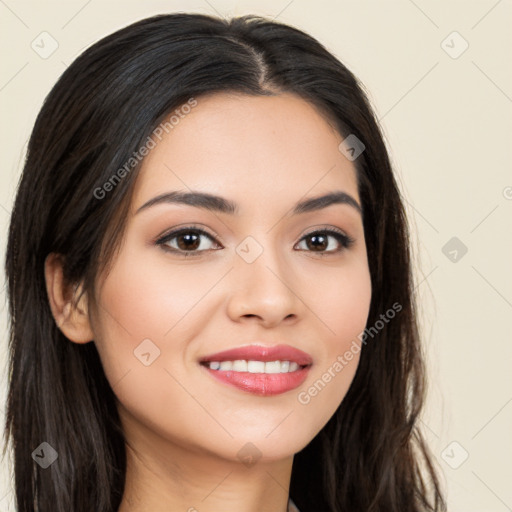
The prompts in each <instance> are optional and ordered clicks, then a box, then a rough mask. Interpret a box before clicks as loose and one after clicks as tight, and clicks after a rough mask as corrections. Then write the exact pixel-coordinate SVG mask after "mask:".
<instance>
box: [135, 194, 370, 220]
mask: <svg viewBox="0 0 512 512" xmlns="http://www.w3.org/2000/svg"><path fill="white" fill-rule="evenodd" d="M165 203H170V204H186V205H188V206H194V207H196V208H202V209H204V210H208V211H212V212H220V213H226V214H230V215H236V214H238V213H239V210H238V205H237V204H236V203H235V202H233V201H230V200H229V199H225V198H223V197H220V196H216V195H212V194H207V193H205V192H198V191H192V192H177V191H176V192H167V193H165V194H161V195H159V196H156V197H154V198H153V199H150V200H149V201H147V202H146V203H144V204H143V205H142V206H141V207H140V208H138V210H137V211H136V212H135V215H137V214H138V213H139V212H140V211H142V210H146V209H147V208H150V207H151V206H155V205H157V204H165ZM334 204H346V205H349V206H351V207H353V208H354V209H355V210H357V211H358V213H359V214H362V209H361V206H360V205H359V203H358V202H357V201H356V200H355V199H354V198H353V197H352V196H351V195H350V194H347V193H346V192H343V191H341V190H336V191H334V192H330V193H328V194H325V195H323V196H318V197H312V198H309V199H305V200H304V201H300V202H298V203H297V204H296V205H295V206H294V208H293V211H292V215H299V214H302V213H308V212H313V211H317V210H322V209H323V208H327V207H328V206H331V205H334Z"/></svg>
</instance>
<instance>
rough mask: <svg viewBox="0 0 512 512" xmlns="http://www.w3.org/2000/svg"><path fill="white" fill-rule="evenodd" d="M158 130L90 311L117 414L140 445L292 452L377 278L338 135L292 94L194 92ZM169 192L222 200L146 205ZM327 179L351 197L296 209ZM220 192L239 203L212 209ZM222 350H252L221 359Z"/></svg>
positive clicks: (344, 371)
mask: <svg viewBox="0 0 512 512" xmlns="http://www.w3.org/2000/svg"><path fill="white" fill-rule="evenodd" d="M168 131H169V133H166V132H165V131H163V136H162V139H161V141H158V138H154V139H155V140H156V141H157V144H156V146H155V147H154V148H153V149H151V150H150V151H149V154H148V155H147V156H146V158H145V160H144V162H143V166H142V169H141V171H140V174H139V176H138V177H137V182H136V185H135V190H134V195H133V199H132V204H131V211H130V215H129V218H128V219H127V230H126V236H125V239H124V241H123V244H122V246H121V249H120V252H119V254H118V255H117V257H116V259H115V260H114V262H113V266H112V270H111V272H110V273H109V274H108V276H107V277H106V278H105V279H104V280H103V281H102V282H101V283H100V286H99V291H98V296H97V300H98V301H99V306H101V307H98V313H97V316H95V317H94V319H93V322H92V327H93V331H94V334H95V343H96V345H97V348H98V351H99V353H100V357H101V360H102V363H103V366H104V369H105V373H106V375H107V378H108V380H109V382H110V384H111V386H112V388H113V390H114V393H115V394H116V396H117V398H118V400H119V412H120V415H121V419H122V422H123V424H124V427H125V428H126V430H127V432H129V433H131V435H137V433H139V434H141V433H143V436H144V439H146V442H150V441H148V440H149V439H151V437H152V436H154V437H155V438H158V439H159V440H160V441H161V440H164V441H165V442H167V443H170V444H172V445H174V446H179V447H182V448H183V447H185V448H186V449H187V450H191V451H194V452H196V453H206V452H207V453H209V454H213V455H216V456H218V457H221V458H224V459H230V460H237V459H240V458H241V457H242V456H245V455H248V456H249V457H251V456H252V457H253V459H254V458H260V457H261V458H264V459H265V458H266V459H268V460H272V459H278V458H284V457H288V456H290V455H292V454H294V453H296V452H298V451H300V450H301V449H302V448H303V447H304V446H306V445H307V444H308V443H309V442H310V441H311V440H312V438H313V437H314V436H315V435H316V434H317V433H318V432H319V431H320V430H321V428H322V427H323V426H324V425H325V423H326V422H327V421H328V420H329V418H330V417H331V416H332V415H333V413H334V412H335V411H336V409H337V407H338V406H339V405H340V403H341V401H342V400H343V397H344V396H345V394H346V393H347V390H348V388H349V386H350V383H351V381H352V379H353V377H354V374H355V371H356V369H357V365H358V362H359V351H358V350H356V349H355V348H354V347H355V346H356V344H355V342H357V346H359V345H360V344H359V341H358V338H357V336H358V334H360V333H361V331H363V330H364V328H365V326H366V320H367V317H368V312H369V306H370V298H371V284H370V275H369V269H368V261H367V254H366V246H365V239H364V232H363V224H362V217H361V214H360V211H358V208H357V204H359V205H360V204H361V201H360V198H359V195H358V189H357V183H356V174H355V167H354V165H353V162H351V161H350V160H349V159H347V158H346V157H345V156H344V154H343V153H342V152H341V151H340V150H339V149H338V146H339V144H340V142H341V141H342V137H341V136H340V135H339V134H338V133H337V132H336V131H335V130H334V129H333V128H331V126H330V125H329V124H328V123H327V122H326V121H325V120H324V118H323V117H322V116H321V115H320V114H319V113H318V112H317V110H315V109H314V107H312V106H311V105H310V104H309V103H307V102H305V101H304V100H302V99H300V98H298V97H296V96H294V95H290V94H282V95H278V96H274V97H253V96H247V95H241V94H225V93H222V94H214V95H210V96H208V97H200V98H198V99H197V106H195V107H194V108H192V109H191V112H190V113H188V114H187V115H184V116H183V117H182V118H180V120H179V122H178V123H177V124H174V127H173V128H172V129H171V130H168ZM176 192H178V193H180V194H192V193H194V194H195V193H197V194H208V195H209V196H219V197H222V198H224V202H222V203H221V201H220V200H215V201H213V200H211V199H209V200H206V199H197V198H196V199H194V200H193V201H191V202H194V203H195V206H194V205H192V204H185V203H182V202H172V201H170V200H168V201H164V200H162V201H158V202H155V203H154V204H152V205H146V203H147V202H148V201H151V200H152V199H154V198H156V197H159V196H161V195H163V194H170V193H176ZM334 192H342V193H343V194H346V195H347V196H350V197H351V198H352V199H353V201H354V202H355V205H353V204H350V199H348V202H347V201H341V202H334V203H331V204H329V205H328V206H325V205H322V202H321V201H320V202H319V203H318V204H316V206H317V207H315V208H302V209H301V211H299V212H294V209H295V208H296V206H297V204H298V203H302V202H304V201H307V200H309V199H311V198H317V197H319V196H323V195H326V194H331V193H334ZM347 196H341V197H342V198H343V197H345V198H346V197H347ZM228 202H229V203H230V204H231V203H232V204H236V212H232V211H230V210H229V208H219V205H221V204H222V205H226V204H227V203H228ZM144 205H146V206H145V207H143V206H144ZM312 205H313V206H314V205H315V203H312ZM175 230H184V231H183V232H182V233H181V234H179V235H177V236H174V237H173V236H169V237H167V238H165V239H164V237H165V236H166V235H168V234H169V233H171V232H172V231H175ZM198 230H201V232H200V233H198ZM322 230H323V231H322ZM325 230H334V231H339V232H340V233H341V234H342V236H341V238H337V236H336V233H335V234H334V235H333V234H330V233H325ZM202 232H204V233H202ZM344 236H347V237H350V238H351V239H353V240H354V241H353V243H352V245H349V246H347V247H345V243H344V240H345V238H344ZM158 241H160V243H157V242H158ZM249 345H253V346H256V349H255V351H254V352H250V353H249V352H247V351H246V348H247V347H248V346H249ZM277 345H279V346H283V345H284V346H285V350H284V351H283V352H275V353H272V352H270V353H268V354H267V353H266V352H265V350H264V349H265V348H272V347H276V346H277ZM286 346H287V347H286ZM258 347H259V348H258ZM232 349H241V352H240V353H238V354H235V355H229V354H228V355H226V356H225V357H224V358H223V357H221V356H219V355H217V356H214V357H211V356H212V355H213V354H217V353H219V352H224V351H227V350H232ZM294 349H296V350H297V351H301V353H305V354H307V357H306V358H301V357H298V356H297V354H298V353H296V352H294ZM347 351H349V352H351V353H352V358H351V360H348V358H346V357H344V355H345V354H346V353H347ZM265 355H268V358H267V359H270V360H272V361H275V360H278V361H281V364H279V363H270V364H268V365H267V364H265V359H266V358H265ZM302 356H303V354H302ZM204 359H208V360H209V361H211V362H213V364H212V365H211V366H212V368H210V369H209V368H208V365H207V364H204V363H201V361H203V360H204ZM222 359H228V360H231V361H234V360H237V361H243V360H250V361H252V362H251V363H249V365H248V366H247V367H246V366H245V365H244V363H243V362H238V363H235V368H234V369H233V368H232V370H231V371H229V370H226V369H225V368H228V367H229V363H226V362H224V364H223V366H221V367H220V369H218V370H216V369H215V368H217V367H218V366H219V365H218V364H215V363H220V362H221V360H222ZM342 359H343V361H344V362H343V363H342V362H341V360H342ZM286 361H290V364H288V363H286ZM294 361H295V363H296V364H297V365H300V366H299V369H298V370H295V371H290V370H293V369H294V367H295V364H294ZM337 362H338V364H336V363H337ZM282 363H284V364H282ZM307 363H310V364H309V366H307V367H306V368H302V366H303V365H305V364H307ZM340 366H341V369H340ZM238 370H240V371H238ZM244 370H245V371H244ZM286 370H288V373H285V372H286ZM263 372H279V373H270V374H268V373H263ZM221 376H222V378H221ZM129 436H130V434H128V435H127V437H128V438H129ZM141 436H142V434H141ZM247 443H251V444H250V445H249V444H247ZM241 449H242V451H240V450H241Z"/></svg>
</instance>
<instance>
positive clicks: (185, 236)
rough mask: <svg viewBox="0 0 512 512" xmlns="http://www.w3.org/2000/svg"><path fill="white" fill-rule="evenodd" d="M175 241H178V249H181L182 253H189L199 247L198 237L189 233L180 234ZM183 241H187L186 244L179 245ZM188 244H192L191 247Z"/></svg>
mask: <svg viewBox="0 0 512 512" xmlns="http://www.w3.org/2000/svg"><path fill="white" fill-rule="evenodd" d="M194 238H195V240H192V239H194ZM176 239H177V241H178V247H179V248H180V249H182V250H183V251H190V250H193V249H197V248H198V247H199V245H200V237H199V235H198V234H190V233H187V234H182V235H178V236H177V237H176ZM183 239H185V240H187V242H186V243H185V244H182V243H180V242H181V241H182V240H183ZM190 242H192V245H190Z"/></svg>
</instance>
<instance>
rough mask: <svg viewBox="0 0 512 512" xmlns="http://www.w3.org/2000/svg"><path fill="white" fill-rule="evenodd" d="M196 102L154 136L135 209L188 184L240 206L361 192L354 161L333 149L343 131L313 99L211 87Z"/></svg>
mask: <svg viewBox="0 0 512 512" xmlns="http://www.w3.org/2000/svg"><path fill="white" fill-rule="evenodd" d="M196 101H197V105H196V106H195V107H193V108H192V109H190V111H189V113H187V114H182V115H181V116H179V118H177V117H174V119H173V124H172V129H168V130H167V131H168V133H167V132H166V131H164V132H163V135H161V140H158V139H156V138H155V137H153V138H154V140H155V141H156V142H157V144H156V146H155V147H154V148H153V149H151V150H150V151H149V154H148V155H147V156H146V157H145V159H144V161H143V163H142V167H141V170H140V172H139V175H138V177H137V182H136V185H135V190H134V195H133V201H132V203H133V207H132V211H136V209H137V208H138V207H139V206H140V205H141V204H142V203H144V202H145V201H147V200H148V199H150V198H152V197H154V196H156V195H158V194H161V193H162V192H170V191H174V190H182V191H187V190H189V189H194V190H203V191H205V192H209V193H212V194H218V195H222V196H224V197H230V198H233V199H234V200H236V202H237V203H240V204H241V207H242V209H243V205H244V203H247V205H249V203H255V204H256V203H259V204H262V203H263V204H268V203H269V202H270V203H271V202H272V201H273V200H274V199H275V200H276V201H284V202H294V203H295V202H296V201H297V199H298V198H299V197H301V196H304V195H308V191H311V194H309V195H318V194H319V193H321V192H326V191H329V190H332V189H337V190H340V189H341V190H344V191H346V192H347V193H350V194H351V195H352V196H353V197H355V198H356V199H358V197H359V196H358V191H357V180H356V171H355V167H354V165H353V163H352V162H350V161H349V160H348V159H347V158H345V156H344V155H343V154H342V153H341V152H340V151H339V149H338V146H339V144H340V142H341V141H342V140H343V137H342V136H341V135H340V134H339V133H338V132H337V130H336V129H335V128H334V127H333V126H332V125H331V123H330V122H329V121H328V120H327V119H326V118H325V117H324V116H323V115H322V114H321V113H320V112H319V111H318V110H317V109H316V108H315V107H314V106H313V105H312V104H311V103H309V102H307V101H305V100H304V99H302V98H300V97H298V96H296V95H293V94H289V93H285V94H279V95H276V96H249V95H245V94H239V93H215V94H212V95H208V96H205V97H199V98H197V100H196ZM187 110H188V109H187ZM176 121H177V122H176Z"/></svg>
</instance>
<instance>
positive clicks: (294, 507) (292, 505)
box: [288, 498, 300, 512]
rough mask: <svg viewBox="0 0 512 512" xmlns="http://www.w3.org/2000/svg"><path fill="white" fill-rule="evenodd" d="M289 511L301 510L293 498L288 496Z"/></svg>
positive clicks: (297, 511)
mask: <svg viewBox="0 0 512 512" xmlns="http://www.w3.org/2000/svg"><path fill="white" fill-rule="evenodd" d="M288 512H300V510H299V509H298V508H297V505H295V503H294V502H293V500H292V499H291V498H288Z"/></svg>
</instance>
